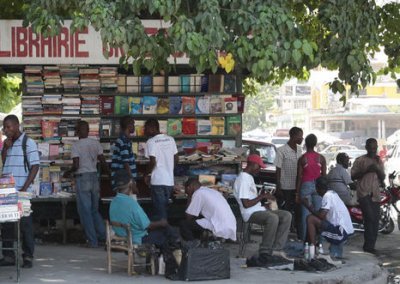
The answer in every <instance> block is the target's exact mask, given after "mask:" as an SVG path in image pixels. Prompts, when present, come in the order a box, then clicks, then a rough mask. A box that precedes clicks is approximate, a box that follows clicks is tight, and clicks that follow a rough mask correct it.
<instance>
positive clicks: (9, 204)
mask: <svg viewBox="0 0 400 284" xmlns="http://www.w3.org/2000/svg"><path fill="white" fill-rule="evenodd" d="M21 215H22V208H21V206H18V194H17V191H16V189H15V180H14V177H13V176H12V175H3V176H1V177H0V222H6V221H13V220H18V219H19V218H20V217H21Z"/></svg>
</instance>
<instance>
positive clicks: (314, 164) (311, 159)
mask: <svg viewBox="0 0 400 284" xmlns="http://www.w3.org/2000/svg"><path fill="white" fill-rule="evenodd" d="M304 158H305V164H304V165H303V178H302V179H301V181H302V182H307V181H315V180H316V179H317V178H319V177H320V176H321V167H322V166H321V158H320V155H319V154H318V153H317V152H306V153H304Z"/></svg>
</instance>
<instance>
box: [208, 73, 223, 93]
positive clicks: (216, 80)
mask: <svg viewBox="0 0 400 284" xmlns="http://www.w3.org/2000/svg"><path fill="white" fill-rule="evenodd" d="M222 84H223V81H222V75H221V74H210V75H209V76H208V92H210V93H212V92H217V93H219V92H222V91H223V86H222Z"/></svg>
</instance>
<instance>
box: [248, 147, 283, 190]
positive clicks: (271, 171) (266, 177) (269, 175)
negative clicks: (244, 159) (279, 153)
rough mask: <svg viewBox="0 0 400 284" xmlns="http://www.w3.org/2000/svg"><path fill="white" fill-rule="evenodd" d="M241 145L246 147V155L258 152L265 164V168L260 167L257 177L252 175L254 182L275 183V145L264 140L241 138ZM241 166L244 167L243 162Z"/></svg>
mask: <svg viewBox="0 0 400 284" xmlns="http://www.w3.org/2000/svg"><path fill="white" fill-rule="evenodd" d="M242 147H243V148H246V149H247V152H246V155H250V154H259V155H260V157H261V158H262V159H263V162H264V164H265V165H266V166H267V167H266V168H265V169H261V171H260V173H259V174H258V176H257V177H254V179H255V182H256V183H257V184H262V183H264V182H269V183H274V184H276V167H275V165H274V161H275V156H276V146H275V145H274V144H272V143H269V142H265V141H260V140H253V139H243V140H242ZM243 166H244V167H245V166H246V165H245V164H244V165H243Z"/></svg>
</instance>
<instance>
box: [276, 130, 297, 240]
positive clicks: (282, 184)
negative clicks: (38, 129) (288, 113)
mask: <svg viewBox="0 0 400 284" xmlns="http://www.w3.org/2000/svg"><path fill="white" fill-rule="evenodd" d="M289 137H290V138H289V141H288V142H287V143H286V144H285V145H283V146H281V147H279V148H278V149H277V153H276V158H275V166H276V190H277V193H276V195H277V196H279V197H281V198H282V199H283V201H284V206H283V209H284V210H287V211H289V212H291V213H292V216H293V218H292V220H293V223H294V224H296V225H299V224H300V222H301V220H300V217H301V207H300V206H299V205H297V204H296V177H297V162H298V160H299V158H300V157H301V154H302V150H301V146H300V145H301V143H302V142H303V130H301V128H298V127H292V128H291V129H290V130H289ZM294 224H293V225H294ZM293 225H292V226H293ZM297 232H298V237H299V238H300V234H299V229H297Z"/></svg>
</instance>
